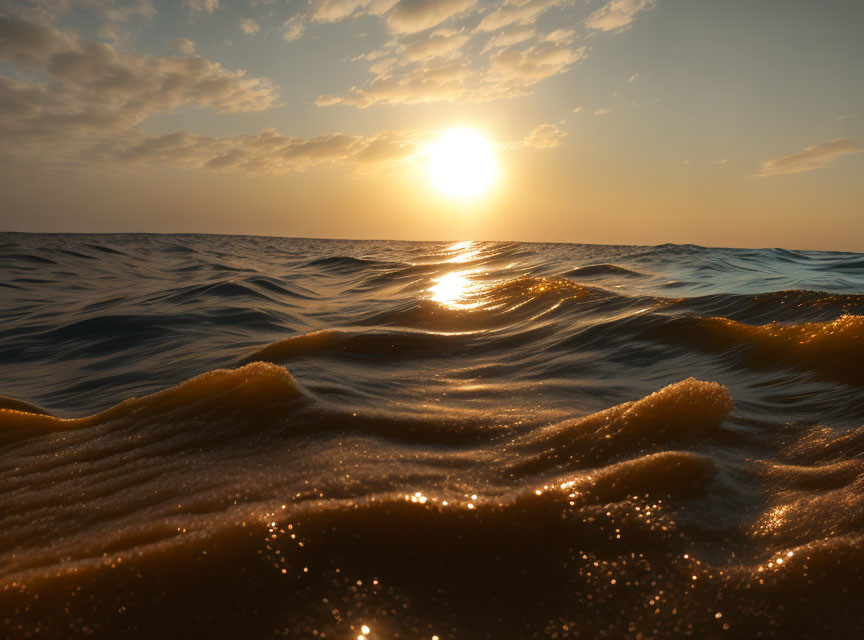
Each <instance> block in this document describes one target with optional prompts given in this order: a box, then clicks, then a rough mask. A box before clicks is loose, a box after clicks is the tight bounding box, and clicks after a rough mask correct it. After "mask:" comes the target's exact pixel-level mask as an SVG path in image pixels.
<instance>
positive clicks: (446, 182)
mask: <svg viewBox="0 0 864 640" xmlns="http://www.w3.org/2000/svg"><path fill="white" fill-rule="evenodd" d="M496 174H497V163H496V161H495V153H494V152H493V150H492V145H491V144H489V141H488V140H487V139H486V138H484V137H483V136H482V135H480V134H479V133H477V132H476V131H474V130H473V129H451V130H449V131H447V132H445V133H444V134H443V135H442V136H441V137H440V138H439V139H438V140H437V141H436V142H435V143H433V144H432V145H431V146H430V147H429V180H430V181H431V182H432V185H433V186H434V187H435V188H436V189H438V190H439V191H440V192H442V193H444V194H446V195H449V196H454V197H459V198H464V197H470V196H476V195H479V194H481V193H483V192H484V191H486V190H487V189H489V187H490V186H492V183H493V182H494V181H495V176H496Z"/></svg>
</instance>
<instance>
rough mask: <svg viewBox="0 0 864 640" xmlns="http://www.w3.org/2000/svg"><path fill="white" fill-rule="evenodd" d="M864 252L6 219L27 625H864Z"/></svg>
mask: <svg viewBox="0 0 864 640" xmlns="http://www.w3.org/2000/svg"><path fill="white" fill-rule="evenodd" d="M862 265H864V256H862V255H859V254H845V253H829V252H801V251H786V250H779V249H765V250H735V249H707V248H703V247H696V246H690V245H687V246H680V245H663V246H659V247H616V246H591V245H533V244H516V243H472V242H461V243H404V242H350V241H323V240H298V239H278V238H254V237H230V236H181V235H175V236H152V235H123V236H105V235H99V236H96V235H93V236H81V235H28V234H0V394H2V396H0V483H2V484H0V486H2V492H0V637H4V638H29V637H45V638H77V637H96V638H121V637H122V638H146V639H150V638H174V637H177V638H180V637H183V638H189V637H207V638H232V639H233V638H254V639H259V638H278V637H288V638H333V639H354V640H356V639H357V638H359V637H361V636H362V637H364V638H365V639H367V640H377V639H379V638H380V639H385V638H386V639H391V638H407V639H418V638H419V639H422V638H427V639H429V638H434V637H436V636H437V637H438V638H440V639H441V640H445V639H446V640H451V639H468V640H475V639H478V638H494V639H496V640H500V639H505V640H506V639H513V640H522V639H526V638H601V637H608V638H671V637H694V638H723V637H728V638H760V637H761V638H774V637H776V638H817V637H818V638H822V637H824V638H829V637H830V638H848V639H850V640H851V639H858V638H861V637H864V616H862V615H861V611H862V610H864V609H862V607H864V589H862V588H861V585H862V584H864V413H862V409H861V407H862V406H864V267H862Z"/></svg>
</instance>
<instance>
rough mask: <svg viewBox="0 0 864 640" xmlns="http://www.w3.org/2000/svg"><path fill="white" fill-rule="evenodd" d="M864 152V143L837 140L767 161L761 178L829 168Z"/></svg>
mask: <svg viewBox="0 0 864 640" xmlns="http://www.w3.org/2000/svg"><path fill="white" fill-rule="evenodd" d="M862 151H864V142H856V141H854V140H850V139H849V138H836V139H834V140H829V141H828V142H823V143H822V144H817V145H813V146H812V147H807V148H806V149H803V150H801V151H799V152H798V153H793V154H792V155H789V156H783V157H782V158H776V159H775V160H766V161H765V162H763V163H762V167H761V170H760V171H759V173H758V174H757V175H759V176H763V177H766V176H779V175H785V174H789V173H802V172H804V171H813V170H814V169H821V168H822V167H828V166H831V165H832V164H834V163H835V162H837V160H839V159H840V158H842V157H843V156H848V155H851V154H854V153H861V152H862Z"/></svg>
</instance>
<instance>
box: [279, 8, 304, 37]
mask: <svg viewBox="0 0 864 640" xmlns="http://www.w3.org/2000/svg"><path fill="white" fill-rule="evenodd" d="M305 31H306V21H305V16H303V15H301V14H298V15H295V16H292V17H290V18H288V19H287V20H286V21H285V22H284V23H282V38H284V39H285V41H286V42H294V41H295V40H299V39H300V38H302V37H303V33H304V32H305Z"/></svg>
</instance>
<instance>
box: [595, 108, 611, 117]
mask: <svg viewBox="0 0 864 640" xmlns="http://www.w3.org/2000/svg"><path fill="white" fill-rule="evenodd" d="M610 111H612V107H600V108H599V109H597V111H595V112H594V115H595V116H605V115H606V114H607V113H609V112H610Z"/></svg>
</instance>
